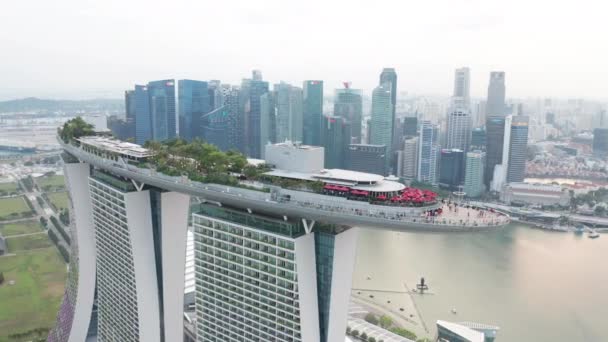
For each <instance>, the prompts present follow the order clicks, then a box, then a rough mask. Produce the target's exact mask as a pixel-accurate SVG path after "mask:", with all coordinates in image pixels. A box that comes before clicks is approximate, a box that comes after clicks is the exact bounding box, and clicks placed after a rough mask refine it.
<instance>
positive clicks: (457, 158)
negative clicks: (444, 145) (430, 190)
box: [439, 149, 464, 190]
mask: <svg viewBox="0 0 608 342" xmlns="http://www.w3.org/2000/svg"><path fill="white" fill-rule="evenodd" d="M439 163H440V166H439V186H440V187H442V188H445V189H449V190H458V187H459V186H461V185H462V182H463V181H464V152H463V151H462V150H459V149H442V150H441V156H440V158H439Z"/></svg>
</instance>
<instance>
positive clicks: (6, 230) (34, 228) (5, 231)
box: [0, 220, 43, 236]
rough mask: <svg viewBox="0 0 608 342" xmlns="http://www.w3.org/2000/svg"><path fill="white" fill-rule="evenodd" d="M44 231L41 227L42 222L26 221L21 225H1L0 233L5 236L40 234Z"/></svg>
mask: <svg viewBox="0 0 608 342" xmlns="http://www.w3.org/2000/svg"><path fill="white" fill-rule="evenodd" d="M42 230H43V229H42V226H41V225H40V221H36V220H32V221H24V222H19V223H7V224H0V233H2V235H3V236H11V235H19V234H29V233H38V232H41V231H42Z"/></svg>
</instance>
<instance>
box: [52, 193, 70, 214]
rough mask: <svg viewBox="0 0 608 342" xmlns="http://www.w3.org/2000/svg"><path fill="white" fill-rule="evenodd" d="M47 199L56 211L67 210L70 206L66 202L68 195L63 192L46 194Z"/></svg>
mask: <svg viewBox="0 0 608 342" xmlns="http://www.w3.org/2000/svg"><path fill="white" fill-rule="evenodd" d="M46 195H47V197H48V198H49V201H50V202H51V204H52V205H53V206H54V207H55V209H57V211H61V209H67V208H69V206H70V203H69V202H68V201H69V199H68V193H67V192H65V191H62V192H53V193H48V194H46Z"/></svg>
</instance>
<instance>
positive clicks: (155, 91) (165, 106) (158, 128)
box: [148, 80, 177, 141]
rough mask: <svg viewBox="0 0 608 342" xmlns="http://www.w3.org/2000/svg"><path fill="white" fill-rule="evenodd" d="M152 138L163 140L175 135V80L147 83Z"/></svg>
mask: <svg viewBox="0 0 608 342" xmlns="http://www.w3.org/2000/svg"><path fill="white" fill-rule="evenodd" d="M148 96H149V97H150V117H151V119H152V139H153V140H156V141H163V140H167V139H172V138H175V136H176V135H177V125H176V115H175V114H176V113H175V81H174V80H161V81H154V82H149V83H148Z"/></svg>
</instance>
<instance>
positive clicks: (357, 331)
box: [352, 329, 359, 337]
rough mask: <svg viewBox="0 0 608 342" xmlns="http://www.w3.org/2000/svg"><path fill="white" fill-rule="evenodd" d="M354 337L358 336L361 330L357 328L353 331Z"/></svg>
mask: <svg viewBox="0 0 608 342" xmlns="http://www.w3.org/2000/svg"><path fill="white" fill-rule="evenodd" d="M352 335H353V337H358V336H359V330H357V329H355V330H353V332H352Z"/></svg>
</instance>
